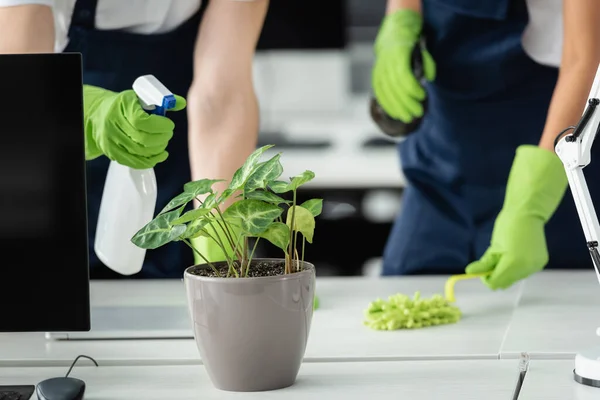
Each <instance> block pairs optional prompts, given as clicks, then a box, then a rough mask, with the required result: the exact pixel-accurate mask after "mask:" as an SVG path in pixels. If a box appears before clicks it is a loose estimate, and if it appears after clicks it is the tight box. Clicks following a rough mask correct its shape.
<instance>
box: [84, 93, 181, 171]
mask: <svg viewBox="0 0 600 400" xmlns="http://www.w3.org/2000/svg"><path fill="white" fill-rule="evenodd" d="M83 94H84V96H83V97H84V99H83V100H84V117H85V118H84V124H85V126H84V128H85V154H86V159H87V160H93V159H95V158H97V157H99V156H101V155H105V156H106V157H108V158H109V159H110V160H112V161H116V162H118V163H119V164H122V165H125V166H128V167H131V168H134V169H145V168H152V167H154V166H155V165H156V164H158V163H161V162H163V161H165V160H166V159H167V157H168V153H167V151H166V148H167V145H168V143H169V140H171V138H172V137H173V130H174V129H175V124H174V123H173V121H172V120H170V119H169V118H167V117H163V116H160V115H152V114H149V113H148V112H147V111H145V110H144V109H143V108H142V107H141V105H140V102H139V99H138V97H137V95H136V94H135V92H134V91H133V90H125V91H123V92H120V93H115V92H112V91H110V90H106V89H102V88H99V87H95V86H89V85H85V86H84V92H83ZM175 98H176V105H175V108H173V109H171V110H169V111H180V110H183V109H184V108H185V106H186V101H185V99H184V98H183V97H181V96H177V95H176V96H175Z"/></svg>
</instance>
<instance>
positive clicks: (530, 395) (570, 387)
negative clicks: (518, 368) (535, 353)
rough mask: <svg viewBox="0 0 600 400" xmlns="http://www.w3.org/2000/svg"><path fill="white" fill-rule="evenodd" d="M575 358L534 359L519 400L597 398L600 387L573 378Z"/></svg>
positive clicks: (579, 399) (530, 364)
mask: <svg viewBox="0 0 600 400" xmlns="http://www.w3.org/2000/svg"><path fill="white" fill-rule="evenodd" d="M573 368H575V360H532V361H530V362H529V369H528V371H527V375H526V376H525V380H524V381H523V386H522V387H521V393H520V394H519V400H540V399H543V400H597V399H599V398H600V388H592V387H588V386H584V385H581V384H579V383H577V382H575V381H574V380H573Z"/></svg>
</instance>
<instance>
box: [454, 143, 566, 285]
mask: <svg viewBox="0 0 600 400" xmlns="http://www.w3.org/2000/svg"><path fill="white" fill-rule="evenodd" d="M567 186H568V181H567V177H566V173H565V171H564V167H563V164H562V162H561V161H560V159H559V158H558V156H557V155H556V154H554V153H553V152H551V151H548V150H546V149H543V148H541V147H538V146H532V145H523V146H520V147H519V148H518V149H517V152H516V156H515V159H514V161H513V165H512V168H511V171H510V175H509V178H508V184H507V187H506V194H505V198H504V205H503V207H502V210H501V211H500V213H499V215H498V217H497V218H496V222H495V224H494V230H493V233H492V238H491V244H490V246H489V248H488V249H487V251H486V252H485V253H484V254H483V256H482V257H481V259H480V260H478V261H475V262H473V263H471V264H470V265H468V266H467V268H466V270H465V272H466V273H468V274H474V273H484V272H490V271H491V273H490V274H489V275H487V276H485V277H483V278H482V280H483V282H484V283H485V284H486V285H487V286H488V287H489V288H491V289H494V290H495V289H506V288H508V287H510V286H512V285H513V284H515V283H516V282H518V281H519V280H521V279H524V278H527V277H528V276H530V275H531V274H533V273H535V272H538V271H541V270H542V269H544V267H545V266H546V265H547V263H548V249H547V245H546V237H545V231H544V227H545V225H546V223H547V222H548V220H549V219H550V218H551V217H552V215H553V214H554V212H555V211H556V209H557V208H558V206H559V204H560V202H561V200H562V198H563V196H564V194H565V191H566V189H567Z"/></svg>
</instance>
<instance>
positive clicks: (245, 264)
mask: <svg viewBox="0 0 600 400" xmlns="http://www.w3.org/2000/svg"><path fill="white" fill-rule="evenodd" d="M242 254H243V256H244V258H243V261H242V266H241V267H240V271H241V273H242V274H243V273H244V269H246V270H248V269H249V268H250V264H249V261H248V236H244V249H243V250H242Z"/></svg>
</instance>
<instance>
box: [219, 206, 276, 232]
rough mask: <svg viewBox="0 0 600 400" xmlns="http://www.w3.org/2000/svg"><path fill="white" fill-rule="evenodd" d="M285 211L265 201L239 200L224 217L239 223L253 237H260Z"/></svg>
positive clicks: (227, 210) (226, 211)
mask: <svg viewBox="0 0 600 400" xmlns="http://www.w3.org/2000/svg"><path fill="white" fill-rule="evenodd" d="M282 212H283V210H282V209H281V208H279V207H277V206H276V205H273V204H269V203H265V202H264V201H260V200H255V199H250V200H239V201H236V202H235V203H233V204H232V205H230V206H229V207H227V209H226V210H225V212H224V213H223V216H224V217H225V218H226V219H232V220H237V221H239V223H240V225H241V227H242V229H243V230H244V231H245V232H246V233H249V234H251V235H258V234H259V233H262V232H264V231H265V229H267V227H268V226H269V225H270V224H271V223H272V222H273V220H274V219H275V218H277V217H279V216H280V215H281V213H282Z"/></svg>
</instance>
